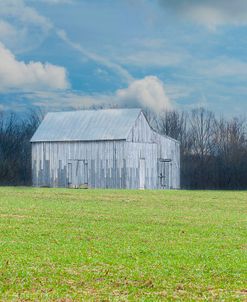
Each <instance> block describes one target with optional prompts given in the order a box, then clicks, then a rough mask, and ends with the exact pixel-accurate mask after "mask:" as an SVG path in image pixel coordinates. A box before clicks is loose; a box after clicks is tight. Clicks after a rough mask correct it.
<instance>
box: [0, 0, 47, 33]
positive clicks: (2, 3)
mask: <svg viewBox="0 0 247 302" xmlns="http://www.w3.org/2000/svg"><path fill="white" fill-rule="evenodd" d="M0 16H1V17H7V18H10V17H12V18H13V19H18V21H19V22H22V23H23V24H29V25H35V26H39V27H40V28H42V29H43V30H50V29H51V28H52V24H51V22H50V21H49V20H48V19H47V18H45V17H44V16H41V15H40V14H39V13H38V12H37V11H36V10H35V9H33V8H32V7H30V6H27V5H26V4H25V2H24V1H23V0H8V1H6V0H0Z"/></svg>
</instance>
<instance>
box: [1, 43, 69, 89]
mask: <svg viewBox="0 0 247 302" xmlns="http://www.w3.org/2000/svg"><path fill="white" fill-rule="evenodd" d="M0 58H1V59H0V91H1V92H3V91H4V92H5V91H8V90H11V89H20V90H26V89H66V88H68V87H69V83H68V81H67V78H66V70H65V68H63V67H60V66H56V65H52V64H49V63H45V64H42V63H41V62H29V63H25V62H22V61H18V60H17V59H16V58H15V56H14V55H13V53H12V52H11V51H10V50H8V49H7V48H6V47H5V46H4V45H3V44H2V43H0Z"/></svg>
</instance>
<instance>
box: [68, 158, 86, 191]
mask: <svg viewBox="0 0 247 302" xmlns="http://www.w3.org/2000/svg"><path fill="white" fill-rule="evenodd" d="M68 186H69V187H72V188H80V187H84V186H85V187H87V186H88V163H87V161H86V160H70V162H69V163H68Z"/></svg>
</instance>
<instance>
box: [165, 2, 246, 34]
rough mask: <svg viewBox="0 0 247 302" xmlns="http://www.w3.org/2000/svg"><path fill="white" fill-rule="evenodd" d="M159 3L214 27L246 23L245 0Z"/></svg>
mask: <svg viewBox="0 0 247 302" xmlns="http://www.w3.org/2000/svg"><path fill="white" fill-rule="evenodd" d="M159 2H160V3H161V5H162V6H163V7H164V8H165V9H167V10H171V11H173V12H175V13H176V14H178V15H179V16H181V17H185V18H186V19H189V20H191V21H194V22H197V23H198V24H201V25H204V26H206V27H208V28H212V29H214V28H215V27H217V26H221V25H236V26H238V25H247V1H246V0H235V1H232V0H183V1H182V0H159Z"/></svg>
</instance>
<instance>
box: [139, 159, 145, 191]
mask: <svg viewBox="0 0 247 302" xmlns="http://www.w3.org/2000/svg"><path fill="white" fill-rule="evenodd" d="M139 175H140V183H139V188H140V189H141V190H144V189H145V178H146V163H145V158H140V170H139Z"/></svg>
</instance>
